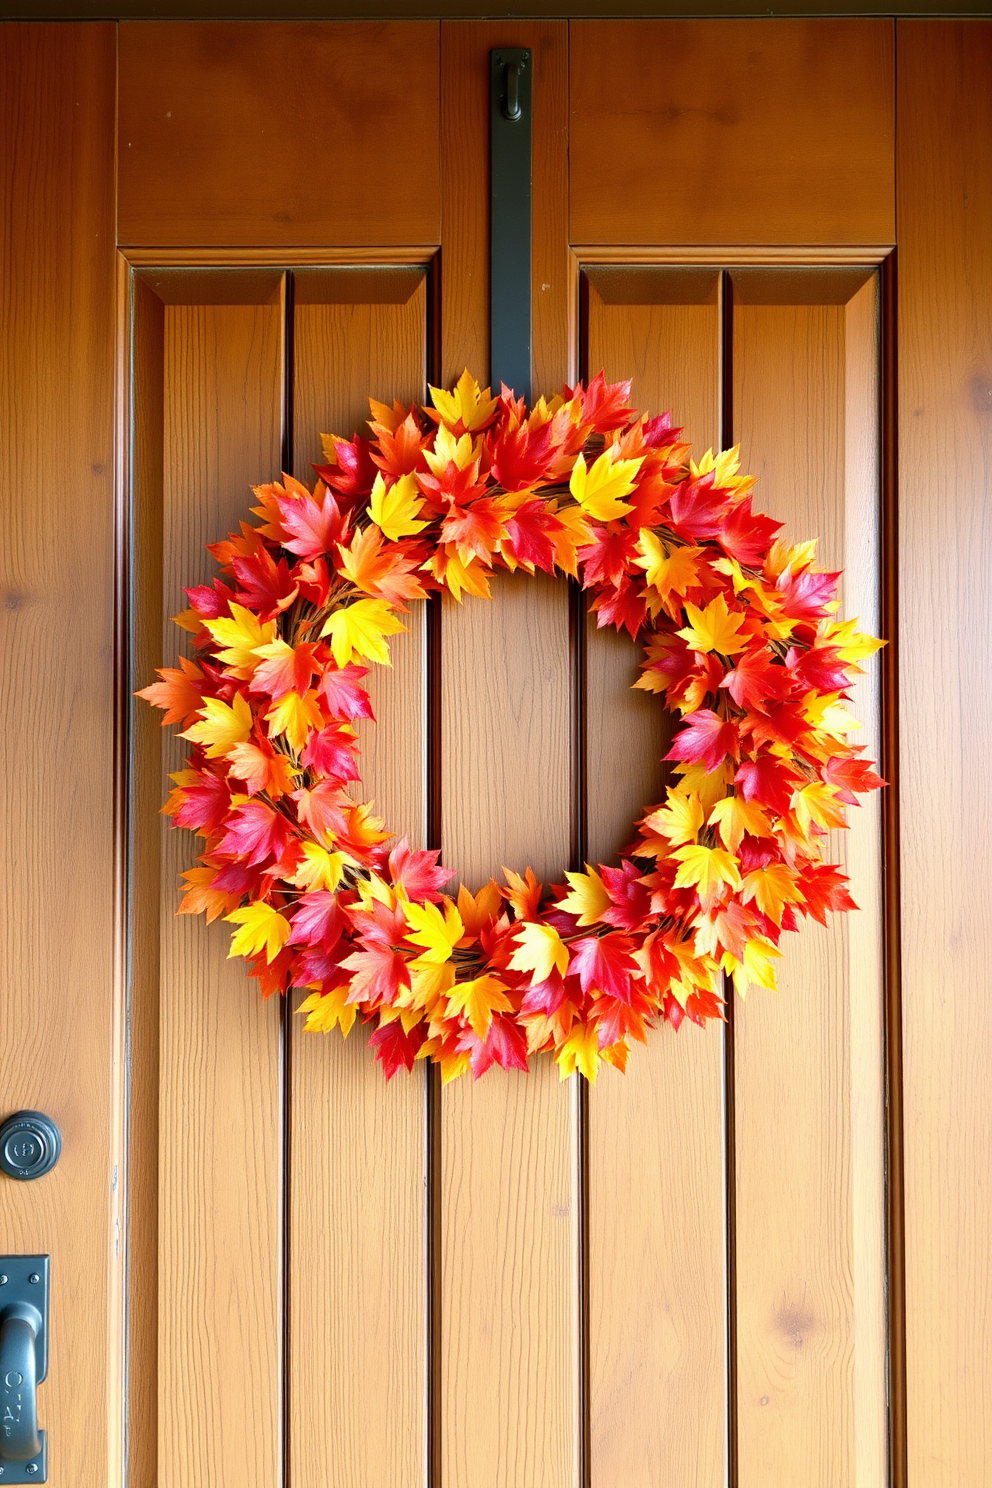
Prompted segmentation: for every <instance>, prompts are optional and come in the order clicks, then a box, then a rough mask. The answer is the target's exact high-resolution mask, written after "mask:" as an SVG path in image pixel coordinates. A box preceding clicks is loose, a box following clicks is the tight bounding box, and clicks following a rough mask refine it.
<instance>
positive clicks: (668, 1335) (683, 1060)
mask: <svg viewBox="0 0 992 1488" xmlns="http://www.w3.org/2000/svg"><path fill="white" fill-rule="evenodd" d="M718 300H719V274H718V273H717V272H716V271H715V270H712V269H706V270H704V271H703V272H702V273H701V274H700V273H698V272H696V271H692V272H690V273H689V274H686V273H684V272H683V271H681V270H677V269H676V270H668V269H649V270H636V269H629V270H628V269H617V270H613V269H608V270H600V271H592V272H591V273H590V274H589V286H588V295H587V302H586V303H587V309H586V316H585V321H586V325H585V342H586V363H587V368H586V370H587V371H588V372H589V373H594V372H596V371H598V370H599V369H600V368H601V367H602V368H603V369H604V370H605V372H606V375H607V377H608V378H610V379H611V380H612V379H616V378H620V377H628V376H633V378H634V387H633V391H632V401H633V403H634V404H635V406H636V407H638V408H643V409H647V410H649V411H650V412H651V413H658V412H661V411H662V410H664V409H666V408H671V409H672V410H673V414H674V417H675V419H676V422H677V423H679V424H684V425H685V426H686V435H687V437H690V436H691V437H692V438H693V439H694V440H695V442H696V446H697V451H698V452H700V453H701V452H702V450H704V449H705V448H707V446H711V445H716V444H717V442H718V439H719V428H720V306H719V303H718ZM586 645H587V655H586V698H587V723H586V731H587V751H586V757H587V776H588V830H589V844H588V850H589V857H590V860H591V861H593V862H609V861H611V859H612V858H613V856H614V854H615V853H616V852H617V851H618V849H619V848H620V847H621V846H622V845H623V844H624V843H625V842H626V841H628V840H629V839H630V837H631V835H632V833H631V826H632V823H633V821H634V820H635V819H636V818H637V817H640V816H641V815H642V814H643V809H644V808H645V807H647V806H650V805H652V804H654V802H655V801H657V800H658V799H659V798H660V797H661V796H663V794H664V791H663V784H662V782H663V778H664V774H665V771H664V767H663V766H662V765H661V764H660V763H659V760H660V757H661V756H662V755H663V754H664V753H665V752H666V751H667V748H668V743H669V739H670V734H671V728H670V723H669V721H668V719H667V716H666V714H665V712H664V708H663V706H662V702H661V699H659V698H654V697H651V696H650V695H649V694H647V693H644V692H640V691H637V692H632V691H631V684H632V683H633V682H634V681H635V680H636V678H637V676H638V675H639V672H638V670H637V653H636V651H635V648H634V647H633V646H632V645H631V643H630V641H629V639H628V638H626V637H620V636H617V634H616V632H615V631H613V630H597V629H596V627H595V623H594V618H593V617H590V621H589V629H588V635H587V642H586ZM723 1132H724V1111H723V1040H722V1038H721V1036H720V1032H719V1030H714V1029H712V1028H711V1029H710V1030H708V1031H707V1032H706V1033H703V1032H702V1031H701V1030H699V1029H697V1028H695V1027H693V1026H692V1025H690V1024H688V1023H687V1024H686V1025H685V1026H684V1028H683V1029H682V1030H681V1031H680V1032H679V1033H678V1034H673V1033H672V1031H671V1029H669V1028H662V1029H661V1030H658V1031H656V1032H655V1033H653V1034H652V1035H651V1038H650V1041H649V1043H648V1045H647V1047H645V1048H641V1047H639V1046H638V1047H637V1048H635V1050H634V1054H633V1057H632V1059H631V1062H630V1066H629V1068H628V1071H627V1073H626V1075H625V1076H624V1077H623V1078H622V1079H621V1078H620V1077H618V1076H615V1075H612V1074H611V1071H609V1070H607V1071H605V1073H604V1078H603V1079H602V1080H600V1081H599V1083H598V1085H597V1087H596V1089H595V1090H594V1091H591V1092H590V1095H589V1180H588V1181H589V1229H590V1233H589V1292H590V1373H591V1424H590V1445H591V1470H592V1482H593V1483H594V1484H596V1485H597V1488H654V1485H656V1484H658V1483H662V1482H664V1483H666V1484H668V1483H671V1484H673V1485H674V1484H683V1483H684V1484H692V1485H693V1488H719V1485H722V1484H723V1483H724V1482H725V1475H726V1441H727V1420H726V1409H727V1406H726V1378H727V1376H726V1369H727V1358H726V1349H727V1337H726V1332H727V1329H726V1301H727V1277H726V1237H725V1233H724V1230H725V1224H724V1220H725V1187H724V1159H723Z"/></svg>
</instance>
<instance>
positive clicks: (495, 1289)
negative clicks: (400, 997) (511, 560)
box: [439, 21, 579, 1488]
mask: <svg viewBox="0 0 992 1488" xmlns="http://www.w3.org/2000/svg"><path fill="white" fill-rule="evenodd" d="M565 35H566V28H565V26H564V25H562V24H560V23H558V24H547V23H535V22H531V21H526V22H524V21H517V22H512V23H502V24H499V25H483V24H476V23H469V24H464V25H463V24H458V23H452V24H446V25H444V26H442V42H441V54H442V64H441V75H442V92H441V98H442V124H441V137H442V159H443V162H444V167H443V175H442V201H443V204H442V249H441V264H442V375H443V378H444V379H445V380H446V381H447V382H450V381H452V380H453V379H454V378H456V377H457V376H458V374H459V373H460V372H461V370H462V368H463V367H464V366H466V365H467V366H469V367H471V368H473V369H476V368H477V369H480V372H479V375H480V376H483V377H484V376H485V374H486V369H487V368H488V362H489V341H488V334H487V325H488V318H489V305H488V299H489V285H488V280H489V274H488V253H489V239H488V216H489V204H488V175H489V160H488V134H489V131H488V123H487V116H488V107H489V104H488V98H489V51H490V48H491V47H493V46H502V45H510V44H512V45H514V46H527V47H530V48H531V50H532V51H533V53H534V58H535V77H534V99H535V117H534V275H533V316H534V357H533V371H534V387H535V390H541V389H544V388H554V387H557V386H559V385H560V384H561V382H562V381H564V379H565V378H566V377H567V376H568V375H569V373H570V372H571V370H572V366H571V363H570V348H571V333H570V325H572V324H574V314H575V308H576V307H575V302H574V299H573V300H572V302H571V304H570V301H569V287H570V274H571V264H570V259H569V254H568V243H567V201H566V191H567V180H566V169H565V161H566V154H565V150H566V137H565V129H566V117H565V109H566V97H565V66H566V55H565ZM545 286H546V287H545ZM570 317H571V320H570ZM493 594H494V602H493V603H492V604H491V605H490V604H487V603H486V602H485V601H484V600H478V599H472V598H468V599H467V600H466V601H465V604H464V605H463V606H462V607H461V608H459V607H458V606H457V605H455V604H454V603H450V604H449V603H445V605H444V610H443V615H442V662H441V678H442V705H441V706H442V719H441V733H442V768H443V783H442V803H441V804H442V842H443V846H444V860H445V862H446V863H447V864H448V866H449V867H451V868H457V869H459V870H460V872H461V875H462V877H463V878H464V879H465V881H466V882H467V883H468V884H469V885H470V887H472V888H478V887H479V886H480V884H481V883H483V882H485V880H486V879H487V878H488V877H489V876H490V875H491V874H498V873H499V869H500V867H501V866H502V864H503V863H507V864H509V866H511V867H515V868H517V869H518V870H522V869H523V867H524V866H525V865H526V863H528V862H530V863H532V864H533V866H534V869H535V871H536V872H537V873H538V874H541V875H551V876H552V877H554V878H555V879H560V875H561V873H562V871H563V869H564V868H565V867H566V866H567V862H568V849H569V835H570V815H571V812H570V790H571V758H570V728H571V715H570V711H569V697H568V677H569V653H568V598H567V593H566V590H565V586H564V585H563V584H559V585H556V584H553V583H551V582H550V581H548V580H546V579H543V578H540V577H539V578H537V579H528V578H526V577H525V576H522V575H521V576H516V577H513V578H509V577H505V578H502V579H499V580H497V582H496V583H495V584H494V585H493ZM490 1075H491V1078H488V1077H487V1080H486V1082H485V1084H484V1085H477V1086H475V1088H471V1086H470V1084H469V1082H468V1081H459V1082H457V1083H456V1084H454V1085H451V1086H448V1087H447V1089H445V1091H444V1092H443V1095H442V1098H441V1120H440V1136H441V1155H442V1166H441V1192H440V1202H441V1215H440V1231H441V1296H440V1310H441V1358H440V1400H439V1406H440V1423H439V1424H440V1440H439V1448H440V1452H439V1455H440V1470H441V1478H442V1481H443V1482H444V1483H445V1484H446V1485H449V1488H490V1485H491V1488H531V1485H532V1484H536V1483H540V1484H543V1485H548V1488H558V1485H562V1488H563V1485H565V1484H566V1483H567V1484H571V1483H572V1482H573V1481H574V1479H575V1474H576V1471H577V1462H578V1450H579V1432H578V1423H577V1419H576V1417H577V1408H578V1373H577V1371H578V1355H577V1341H578V1340H577V1310H578V1283H577V1272H576V1265H577V1258H578V1231H577V1223H578V1205H577V1194H576V1192H575V1174H576V1171H577V1157H576V1131H575V1097H574V1092H573V1091H572V1090H571V1089H570V1088H569V1087H567V1086H566V1087H562V1086H561V1085H560V1083H559V1081H558V1078H557V1074H556V1072H555V1071H554V1069H553V1068H551V1067H550V1065H549V1063H548V1062H547V1061H542V1062H538V1063H536V1064H535V1066H534V1068H533V1070H532V1072H531V1074H530V1075H529V1076H527V1077H524V1076H522V1075H514V1074H511V1075H502V1074H501V1073H500V1072H499V1071H491V1072H490Z"/></svg>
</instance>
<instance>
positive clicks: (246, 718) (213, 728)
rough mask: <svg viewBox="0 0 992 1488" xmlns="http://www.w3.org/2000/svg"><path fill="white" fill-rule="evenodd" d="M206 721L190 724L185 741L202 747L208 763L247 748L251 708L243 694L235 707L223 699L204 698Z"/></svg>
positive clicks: (237, 696)
mask: <svg viewBox="0 0 992 1488" xmlns="http://www.w3.org/2000/svg"><path fill="white" fill-rule="evenodd" d="M203 712H204V714H205V717H204V718H202V719H201V720H200V722H199V723H193V724H190V726H189V728H188V729H187V730H186V732H185V733H183V734H180V735H179V737H180V738H181V739H190V740H192V742H193V743H194V744H199V745H200V746H201V747H202V748H203V751H204V753H205V754H206V756H207V758H208V759H223V758H224V756H225V755H226V754H227V753H228V752H229V750H231V749H233V748H234V746H235V744H244V743H245V742H246V741H247V740H248V738H249V736H250V734H251V725H252V717H251V708H250V707H249V706H248V700H247V698H245V697H244V696H243V695H242V694H241V693H240V692H236V693H235V694H234V704H233V707H228V705H227V703H225V702H223V701H222V700H221V699H220V698H204V699H203Z"/></svg>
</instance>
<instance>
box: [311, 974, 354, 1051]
mask: <svg viewBox="0 0 992 1488" xmlns="http://www.w3.org/2000/svg"><path fill="white" fill-rule="evenodd" d="M297 1012H300V1013H306V1014H307V1021H306V1023H305V1024H304V1025H303V1027H304V1032H305V1033H330V1032H331V1030H332V1028H340V1029H341V1032H342V1034H343V1035H344V1037H345V1038H347V1037H348V1035H349V1033H350V1032H351V1030H352V1027H353V1026H354V1022H355V1019H356V1018H357V1016H358V1007H357V1005H356V1004H355V1003H353V1002H349V1001H348V986H347V984H346V985H345V986H343V987H332V988H331V990H330V991H329V992H325V993H323V994H321V993H320V992H311V993H310V996H309V997H306V998H304V1000H303V1001H302V1002H301V1003H300V1005H299V1007H298V1008H297Z"/></svg>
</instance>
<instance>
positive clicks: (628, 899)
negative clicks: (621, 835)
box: [599, 858, 651, 930]
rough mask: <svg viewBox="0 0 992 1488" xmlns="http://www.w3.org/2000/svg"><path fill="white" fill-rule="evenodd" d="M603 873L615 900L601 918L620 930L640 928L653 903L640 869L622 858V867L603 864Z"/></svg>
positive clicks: (608, 889)
mask: <svg viewBox="0 0 992 1488" xmlns="http://www.w3.org/2000/svg"><path fill="white" fill-rule="evenodd" d="M599 875H600V877H601V878H602V880H603V884H604V886H605V888H606V892H607V893H608V894H609V896H610V900H611V901H612V902H611V904H610V908H609V909H606V910H604V911H603V913H602V914H601V915H600V919H601V920H603V921H605V923H606V924H607V925H615V926H616V927H617V928H618V929H619V930H637V929H638V928H639V927H640V926H641V925H643V923H644V921H645V920H646V919H647V918H648V914H649V911H650V904H651V896H650V894H649V893H648V889H647V885H646V884H645V883H644V882H643V881H642V879H641V873H640V870H639V869H638V868H636V867H635V866H634V864H633V863H630V862H628V861H627V859H626V858H622V859H621V862H620V867H619V868H609V867H606V866H605V865H604V864H602V863H601V864H600V866H599Z"/></svg>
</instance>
